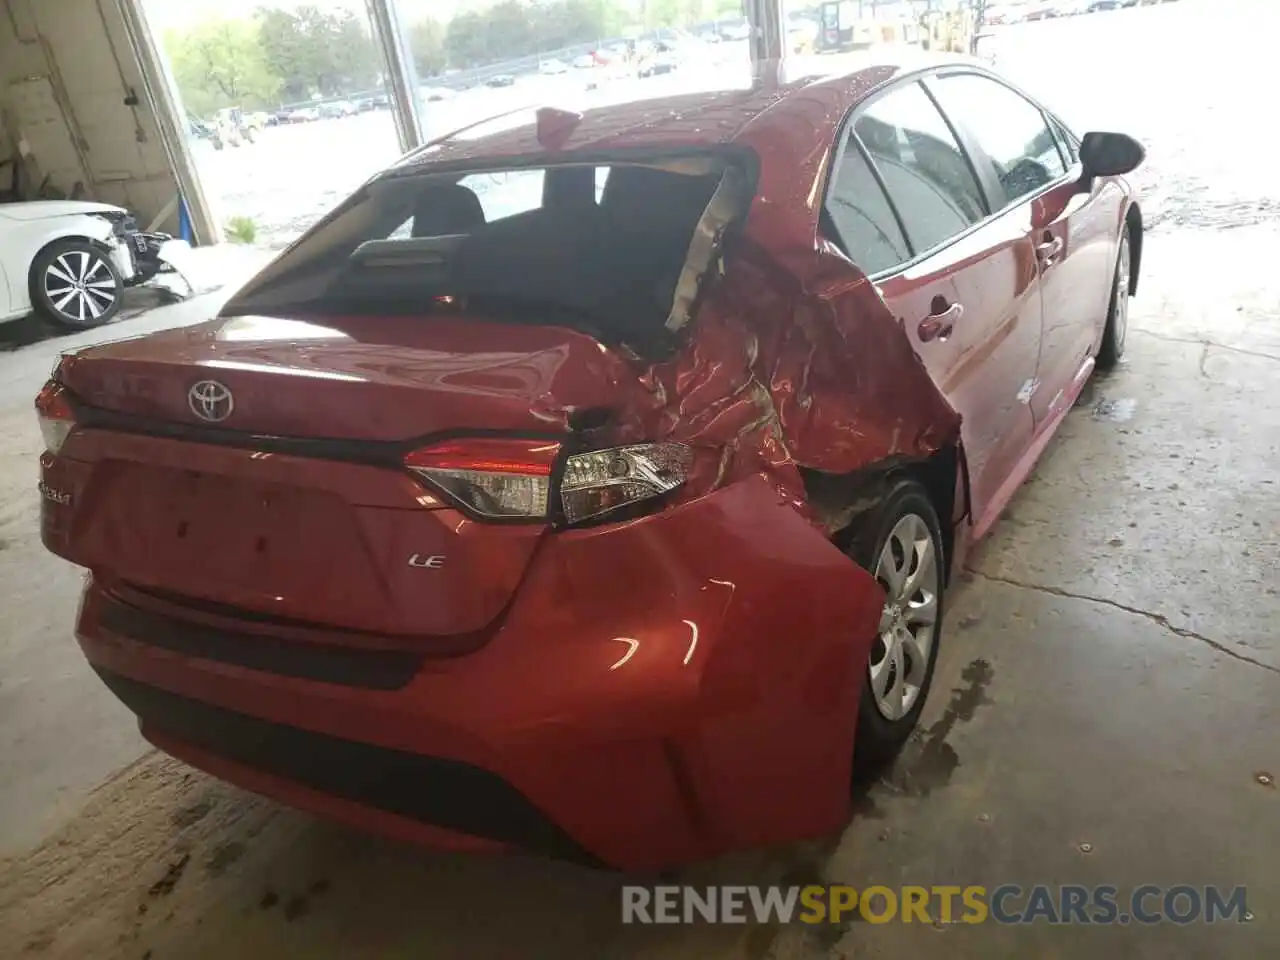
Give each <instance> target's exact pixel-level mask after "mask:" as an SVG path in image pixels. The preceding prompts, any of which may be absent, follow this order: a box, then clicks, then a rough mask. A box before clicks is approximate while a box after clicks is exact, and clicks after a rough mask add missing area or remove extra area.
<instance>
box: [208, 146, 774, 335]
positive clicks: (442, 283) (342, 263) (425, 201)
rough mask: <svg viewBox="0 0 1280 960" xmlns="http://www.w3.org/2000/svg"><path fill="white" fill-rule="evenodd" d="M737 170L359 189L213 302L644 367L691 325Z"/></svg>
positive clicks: (406, 181) (667, 160)
mask: <svg viewBox="0 0 1280 960" xmlns="http://www.w3.org/2000/svg"><path fill="white" fill-rule="evenodd" d="M751 179H752V178H751V172H750V171H749V170H748V168H747V165H746V164H745V162H744V161H743V160H742V159H741V158H740V157H736V156H725V155H721V154H712V153H706V152H703V153H697V154H680V155H674V156H666V157H662V158H646V159H637V160H619V159H610V160H609V161H608V162H602V163H595V162H587V161H581V160H579V161H569V162H564V163H557V164H548V165H542V166H524V165H519V166H516V165H513V166H508V167H499V166H494V167H484V168H481V169H468V170H465V171H456V170H455V171H452V172H449V173H444V172H441V173H423V174H404V173H398V174H393V175H391V176H387V177H384V178H382V179H379V180H376V181H374V182H372V183H370V184H368V185H366V186H365V187H364V188H362V189H361V191H359V192H358V193H357V194H356V195H355V196H354V197H352V198H351V199H350V200H348V201H347V202H346V203H345V204H343V205H342V206H341V207H340V208H339V209H338V210H337V211H335V212H334V213H333V214H331V215H330V216H329V217H327V218H326V219H325V220H323V221H322V222H321V223H320V224H318V225H317V226H316V227H314V228H313V229H312V230H311V231H310V232H308V233H307V234H306V235H305V236H304V237H303V238H302V239H301V240H300V241H299V242H298V243H297V244H296V245H295V246H294V247H292V248H290V249H289V250H288V251H286V252H285V253H284V254H283V255H282V256H281V257H280V258H279V259H278V260H277V261H276V262H275V263H274V264H272V265H271V266H270V267H268V268H267V269H266V270H265V271H263V273H261V274H260V275H259V276H258V277H257V278H255V279H254V280H253V281H251V282H250V283H249V284H248V285H247V286H246V287H245V288H244V289H243V290H242V291H241V292H240V293H239V294H237V295H236V296H235V297H234V298H232V300H231V301H230V302H229V303H228V304H227V306H226V307H225V308H224V310H223V315H224V316H235V315H244V314H252V313H257V314H276V315H281V314H284V315H288V314H303V315H315V314H328V315H366V316H368V315H373V316H390V315H415V316H424V317H426V316H430V315H432V314H437V315H438V314H450V315H455V316H456V315H459V314H462V315H466V316H474V317H477V318H482V319H491V320H499V321H503V322H518V323H533V324H549V325H556V326H568V327H573V328H576V329H580V330H583V331H585V332H587V333H590V334H591V335H593V336H596V337H597V338H599V339H600V340H602V341H603V342H606V343H625V344H627V345H628V346H631V347H633V348H635V349H636V350H637V351H638V352H641V353H648V352H651V350H654V349H657V348H658V347H659V345H661V344H664V343H666V342H669V340H670V336H671V334H672V333H673V332H674V331H675V330H678V329H679V328H680V327H681V326H683V325H684V323H686V322H687V320H688V319H689V317H690V316H691V314H692V312H693V309H694V305H695V301H696V299H697V295H698V290H699V281H700V279H701V277H702V275H703V274H704V273H706V272H707V271H708V270H709V269H710V268H711V267H712V266H714V265H715V264H716V263H717V261H718V260H719V259H720V258H721V257H722V255H723V249H724V241H725V240H726V239H727V238H728V237H729V236H730V235H731V231H730V228H731V227H733V226H735V225H737V224H739V223H740V222H741V221H742V219H743V217H744V215H745V213H746V210H747V207H748V206H749V203H750V199H751V195H752V183H751Z"/></svg>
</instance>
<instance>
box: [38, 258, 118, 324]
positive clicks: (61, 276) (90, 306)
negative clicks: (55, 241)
mask: <svg viewBox="0 0 1280 960" xmlns="http://www.w3.org/2000/svg"><path fill="white" fill-rule="evenodd" d="M44 292H45V295H46V296H47V297H48V298H49V303H50V305H52V307H53V309H54V310H55V311H57V313H58V314H60V315H61V316H63V317H65V318H66V319H67V320H68V321H70V322H72V323H77V324H80V325H84V324H88V323H92V322H93V321H95V320H97V319H99V318H100V317H102V316H103V314H105V313H108V312H109V311H110V310H111V308H112V307H114V306H115V302H116V296H117V294H116V278H115V275H114V274H113V273H112V272H111V268H110V267H109V266H108V265H107V263H106V261H105V260H104V259H103V258H102V257H101V256H99V255H98V254H96V253H93V252H91V251H88V250H68V251H67V252H66V253H60V254H58V255H57V256H56V257H54V259H53V261H52V262H51V263H50V264H49V266H47V267H46V268H45V271H44Z"/></svg>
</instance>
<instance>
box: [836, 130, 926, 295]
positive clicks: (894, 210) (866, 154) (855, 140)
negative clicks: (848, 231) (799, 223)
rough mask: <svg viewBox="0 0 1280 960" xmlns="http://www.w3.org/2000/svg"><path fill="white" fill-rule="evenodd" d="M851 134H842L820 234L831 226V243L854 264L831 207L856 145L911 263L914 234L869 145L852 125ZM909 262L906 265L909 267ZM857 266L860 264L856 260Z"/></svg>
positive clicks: (887, 269)
mask: <svg viewBox="0 0 1280 960" xmlns="http://www.w3.org/2000/svg"><path fill="white" fill-rule="evenodd" d="M848 131H849V135H848V136H847V137H843V134H841V136H842V137H843V141H844V142H843V146H841V147H840V149H839V151H838V152H837V153H836V155H835V157H834V158H833V161H832V163H833V167H832V171H831V176H830V178H829V181H828V184H827V189H826V190H825V191H824V192H823V195H822V213H821V216H820V218H819V222H818V230H819V231H820V232H821V231H823V223H827V224H830V227H831V232H832V233H833V234H834V236H833V237H828V238H827V239H829V240H831V241H832V242H833V243H834V244H835V245H836V246H837V247H839V248H840V252H841V253H843V254H844V255H845V256H846V257H848V258H849V259H850V260H853V257H851V256H849V249H848V244H847V243H846V242H845V239H844V237H842V236H840V228H839V225H838V224H837V223H836V220H835V217H834V216H833V215H832V213H831V210H830V208H829V207H828V204H829V203H830V202H831V198H832V197H833V196H834V195H835V188H836V182H837V181H838V180H839V178H840V170H841V168H842V167H843V166H844V158H845V155H846V154H847V152H848V150H849V146H850V144H852V145H853V146H854V147H856V149H857V153H858V155H859V156H860V157H861V158H862V162H863V163H865V164H866V165H867V169H868V170H869V171H870V172H871V178H872V179H873V180H875V182H876V186H877V187H879V188H880V194H881V196H882V197H883V198H884V202H885V205H886V206H887V207H888V208H889V212H890V213H891V214H893V222H894V223H895V224H896V225H897V227H898V232H899V233H900V234H902V242H903V243H905V244H906V245H907V254H908V256H907V261H909V260H913V259H915V256H916V248H915V244H913V243H912V242H911V234H909V233H908V232H907V225H906V223H904V222H903V219H902V213H901V212H900V211H899V210H898V205H897V204H896V203H894V202H893V197H892V196H890V194H889V188H888V187H887V186H886V185H885V182H884V177H883V176H882V175H881V174H880V168H879V167H877V166H876V164H875V161H874V160H873V159H872V158H871V153H870V151H869V150H867V145H866V144H865V143H863V142H862V139H861V138H860V137H859V136H858V135H857V134H856V133H854V132H853V124H852V122H851V123H850V124H849V126H848ZM907 261H902V262H904V263H905V262H907ZM853 262H854V263H857V261H856V260H854V261H853ZM897 269H898V267H897V266H896V265H895V266H893V267H886V268H885V269H884V270H881V271H879V272H878V273H876V274H868V276H879V275H881V274H888V273H889V272H891V271H893V270H897Z"/></svg>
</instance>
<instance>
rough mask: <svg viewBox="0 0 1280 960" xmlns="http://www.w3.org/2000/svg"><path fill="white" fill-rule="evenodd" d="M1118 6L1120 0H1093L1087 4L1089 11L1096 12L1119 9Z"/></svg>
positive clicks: (1119, 5)
mask: <svg viewBox="0 0 1280 960" xmlns="http://www.w3.org/2000/svg"><path fill="white" fill-rule="evenodd" d="M1120 7H1121V3H1120V0H1093V2H1092V3H1091V4H1089V12H1090V13H1096V12H1099V11H1102V10H1119V9H1120Z"/></svg>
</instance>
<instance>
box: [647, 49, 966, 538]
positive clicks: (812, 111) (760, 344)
mask: <svg viewBox="0 0 1280 960" xmlns="http://www.w3.org/2000/svg"><path fill="white" fill-rule="evenodd" d="M899 73H900V71H899V70H898V69H897V68H895V67H892V66H885V67H875V68H872V69H869V70H866V71H863V72H861V73H858V74H856V75H854V76H852V77H846V78H842V79H839V80H831V81H823V82H819V83H815V84H813V85H812V86H810V87H808V88H806V89H804V90H801V91H792V92H791V93H790V94H789V96H788V97H787V98H786V99H785V101H782V104H781V105H775V106H773V107H770V108H767V109H765V110H763V111H762V112H761V113H760V114H759V115H758V116H756V117H755V119H753V120H752V121H751V122H750V123H749V124H747V125H746V127H745V128H744V129H743V130H742V131H741V132H740V133H739V134H738V135H737V136H736V137H735V140H734V142H735V143H736V144H738V145H740V146H745V147H747V148H749V149H750V150H751V151H752V152H753V153H754V154H755V155H756V156H757V157H758V159H759V180H758V183H757V187H756V193H755V197H754V200H753V202H752V204H751V207H750V209H749V212H748V215H747V219H746V221H745V224H744V225H743V228H742V230H741V232H740V234H739V235H738V237H737V241H736V243H735V244H733V245H732V246H731V247H730V250H729V255H728V257H727V261H726V269H725V273H724V275H723V276H722V277H719V278H715V279H713V280H712V283H711V284H710V285H709V287H708V290H707V293H706V296H705V297H704V298H703V302H702V303H701V304H700V306H699V312H698V314H697V316H696V318H695V320H694V322H693V324H692V325H691V328H690V330H689V332H688V334H687V336H688V339H687V342H686V344H685V345H684V348H683V349H682V350H681V351H680V352H679V354H678V355H677V357H676V358H675V359H673V360H670V361H667V362H664V363H658V364H654V365H652V366H651V367H650V368H649V369H647V370H646V371H645V372H644V374H643V379H644V380H645V381H646V382H647V383H648V384H649V385H650V386H651V387H652V388H653V389H654V390H655V391H657V392H658V394H659V396H660V397H661V404H662V416H661V424H660V429H659V431H658V433H659V436H660V437H661V438H663V439H671V440H679V441H683V442H686V443H690V444H694V445H708V446H714V447H718V448H719V449H720V451H721V459H720V471H719V476H718V478H717V479H718V481H719V482H728V481H731V480H733V479H735V478H736V477H741V476H746V475H749V474H751V473H756V472H760V473H764V474H766V475H767V476H768V477H769V478H770V479H771V480H772V482H773V483H774V484H775V485H776V487H777V488H778V490H779V491H780V492H781V493H782V494H783V495H784V496H786V497H788V498H790V499H791V500H792V501H793V502H794V503H795V505H796V506H797V507H799V508H801V509H803V508H804V504H805V491H804V484H803V481H802V479H801V474H800V470H799V468H801V467H804V468H808V469H812V470H818V471H823V472H827V473H833V474H848V473H853V472H855V471H858V470H861V469H863V468H866V467H868V466H871V465H873V464H877V463H879V462H881V461H886V460H890V459H913V458H924V457H928V456H930V455H932V454H935V453H937V452H938V451H939V450H940V449H942V448H943V447H945V446H946V445H948V444H953V443H955V442H956V440H957V438H958V436H959V422H960V418H959V416H958V414H957V413H956V412H955V410H954V409H953V408H952V407H951V406H950V405H949V404H948V402H947V401H946V399H945V398H944V397H943V395H942V394H941V392H940V391H939V389H938V388H937V386H936V385H935V384H934V382H933V381H932V379H931V378H930V376H929V373H928V371H927V370H926V369H925V367H924V364H923V363H922V362H921V361H920V359H919V357H918V356H917V354H916V353H915V350H914V347H913V346H912V344H911V341H910V340H909V339H908V337H907V335H906V333H905V331H904V330H903V328H902V327H901V325H900V323H899V322H898V321H897V320H896V319H895V318H894V316H893V314H892V312H891V311H890V310H889V308H888V307H887V306H886V304H885V302H884V300H883V299H882V297H881V296H880V293H879V291H878V290H877V289H876V287H875V285H874V284H872V283H871V282H870V281H869V280H868V279H867V277H866V275H865V274H864V273H863V272H862V271H861V270H860V269H859V268H858V267H857V266H856V265H855V264H853V263H851V262H850V261H849V260H848V259H847V258H846V257H845V256H844V255H843V254H842V253H841V252H840V251H839V250H837V249H836V248H835V247H834V246H832V245H831V244H829V243H827V242H826V241H824V240H823V239H822V238H821V237H820V236H819V232H818V222H819V215H820V211H821V206H822V202H823V196H824V191H825V186H826V180H827V176H828V168H829V165H830V163H831V160H832V155H833V143H834V139H835V136H836V133H837V131H838V130H839V129H840V125H841V123H842V121H843V119H844V118H845V116H846V115H847V114H848V112H849V111H850V110H851V109H852V108H853V107H854V106H856V105H857V104H858V103H859V102H860V101H861V100H862V99H863V98H865V97H866V95H867V94H868V93H870V92H871V91H873V90H875V89H876V88H877V87H879V86H880V85H882V84H884V83H886V82H888V81H889V80H892V79H893V78H894V77H896V76H897V75H898V74H899ZM940 512H943V511H940ZM943 515H944V516H946V515H947V514H946V512H943Z"/></svg>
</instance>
